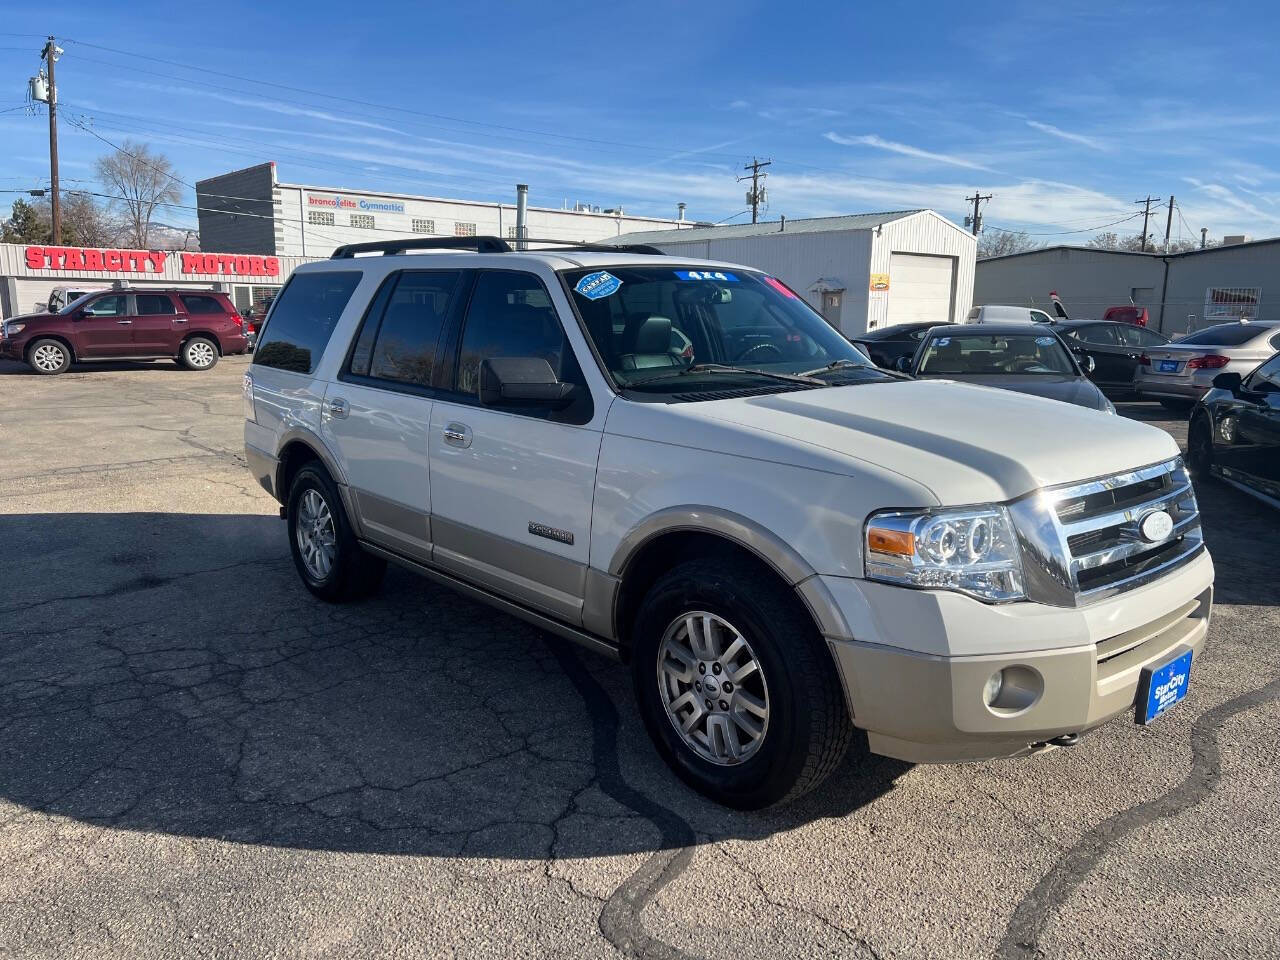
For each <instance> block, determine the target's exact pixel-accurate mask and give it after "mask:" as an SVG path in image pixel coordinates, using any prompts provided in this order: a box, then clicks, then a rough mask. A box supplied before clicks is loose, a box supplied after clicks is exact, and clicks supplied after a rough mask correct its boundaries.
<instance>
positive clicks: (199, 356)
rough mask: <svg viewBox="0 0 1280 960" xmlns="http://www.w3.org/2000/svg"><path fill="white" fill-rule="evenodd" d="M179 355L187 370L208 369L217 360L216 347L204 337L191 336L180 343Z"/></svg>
mask: <svg viewBox="0 0 1280 960" xmlns="http://www.w3.org/2000/svg"><path fill="white" fill-rule="evenodd" d="M179 356H180V357H181V358H182V365H183V366H184V367H186V368H187V369H188V370H208V369H210V368H211V367H212V366H213V365H214V364H215V363H217V362H218V347H217V345H216V344H215V343H214V342H213V341H212V340H209V339H207V338H205V337H192V338H191V339H190V340H188V341H187V342H186V343H184V344H183V345H182V351H181V353H180V354H179Z"/></svg>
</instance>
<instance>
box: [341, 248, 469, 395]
mask: <svg viewBox="0 0 1280 960" xmlns="http://www.w3.org/2000/svg"><path fill="white" fill-rule="evenodd" d="M461 276H462V274H461V272H460V271H458V270H442V271H439V272H435V271H432V272H425V271H424V272H407V273H402V274H401V275H400V276H399V278H398V279H397V280H396V281H395V286H394V288H393V289H392V290H391V293H390V296H389V297H387V299H386V306H385V307H384V309H383V311H382V315H381V322H377V321H375V319H374V317H372V316H371V317H370V318H369V319H368V320H366V321H365V322H366V324H368V323H371V322H376V323H377V335H376V338H374V339H373V341H372V348H369V347H367V346H366V344H368V342H369V341H368V339H367V338H366V336H365V334H364V332H363V331H362V333H361V336H360V343H359V344H357V347H356V353H354V354H353V355H352V358H351V372H352V373H354V374H364V375H367V376H370V377H376V378H377V379H379V380H395V381H398V382H401V383H414V384H417V385H418V386H422V387H429V386H430V385H431V372H432V370H434V369H435V364H436V351H437V349H438V344H439V341H440V331H441V329H442V328H443V327H444V322H445V318H446V317H447V316H448V314H449V302H450V300H452V298H453V294H454V291H455V290H457V288H458V279H459V278H460V277H461ZM362 347H364V350H362Z"/></svg>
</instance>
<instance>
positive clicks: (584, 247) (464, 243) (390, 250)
mask: <svg viewBox="0 0 1280 960" xmlns="http://www.w3.org/2000/svg"><path fill="white" fill-rule="evenodd" d="M516 242H517V244H519V245H520V246H521V247H523V249H522V250H519V251H517V250H516V249H514V248H513V247H512V246H511V244H510V243H508V242H507V241H506V240H503V239H502V238H501V237H487V236H479V237H417V238H411V239H407V240H371V241H369V242H367V243H348V244H344V245H343V246H341V247H338V248H337V249H336V250H334V251H333V253H331V254H330V255H329V259H331V260H350V259H352V258H353V257H355V256H356V255H357V254H361V253H380V254H382V255H383V256H387V257H393V256H395V255H396V254H400V253H404V252H405V251H406V250H470V251H473V252H475V253H516V252H521V253H533V252H536V251H533V250H530V249H528V248H527V247H524V245H525V244H529V243H547V244H551V245H552V246H553V248H555V249H560V250H566V251H569V250H575V251H579V252H582V253H641V254H647V255H649V256H654V257H662V256H666V254H665V253H663V251H661V250H659V249H658V248H657V247H651V246H649V245H648V244H644V243H632V244H623V243H618V244H611V243H585V242H579V241H577V240H549V239H544V238H541V237H528V238H526V239H525V240H518V241H516Z"/></svg>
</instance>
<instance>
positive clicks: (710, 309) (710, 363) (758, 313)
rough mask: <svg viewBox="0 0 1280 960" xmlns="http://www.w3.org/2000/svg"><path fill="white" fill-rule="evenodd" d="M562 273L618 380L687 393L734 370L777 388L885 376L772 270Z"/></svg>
mask: <svg viewBox="0 0 1280 960" xmlns="http://www.w3.org/2000/svg"><path fill="white" fill-rule="evenodd" d="M564 277H565V280H566V282H567V285H568V288H569V290H571V291H572V297H573V303H574V306H575V307H576V308H577V310H578V313H579V315H580V316H581V317H582V320H583V323H584V325H585V327H586V329H587V333H588V334H589V335H590V337H591V339H592V341H593V342H594V344H595V347H596V350H597V351H598V352H599V354H600V356H601V357H602V358H603V360H604V365H605V367H606V368H607V369H608V371H609V375H610V376H611V377H612V378H613V380H614V382H615V383H616V384H617V385H618V386H619V387H621V388H623V389H636V390H642V391H645V392H674V391H679V392H680V393H681V394H689V393H691V392H699V391H707V390H722V389H724V387H725V386H726V383H725V381H726V380H729V379H734V378H736V379H741V380H743V381H748V382H749V383H750V385H751V386H752V387H760V388H764V389H774V390H787V389H797V388H801V387H803V386H805V385H806V383H805V379H804V378H801V377H798V376H792V377H788V376H785V375H789V374H790V375H799V374H809V375H810V377H815V376H822V377H825V378H826V380H825V381H811V382H810V383H809V384H808V385H810V386H822V385H825V383H827V382H830V383H834V382H838V381H843V382H852V381H855V380H869V379H874V380H877V381H878V380H884V379H889V378H888V377H887V376H886V375H885V374H883V373H881V372H879V371H877V370H876V368H875V367H874V365H873V364H872V363H871V361H870V360H868V359H867V358H866V357H865V356H864V355H863V354H862V353H861V352H859V351H858V350H857V349H856V348H855V347H854V346H853V344H851V343H849V341H848V340H846V339H845V338H844V337H843V336H841V335H840V333H839V332H837V331H836V330H835V329H833V328H832V327H831V326H830V325H829V324H828V323H827V322H826V320H824V319H823V318H822V317H821V316H820V315H819V314H818V313H816V312H815V311H814V310H813V309H812V308H811V307H810V306H809V305H808V304H807V303H805V302H804V301H803V300H802V299H800V298H799V297H798V296H797V295H796V294H794V293H793V292H791V291H790V290H789V289H787V287H786V286H784V285H783V284H782V283H780V282H779V281H777V280H775V279H773V278H772V277H767V276H764V275H762V274H758V273H753V272H749V271H747V270H734V271H727V270H726V271H714V270H706V269H703V268H701V267H699V268H691V267H682V266H681V265H680V264H679V263H678V262H677V263H674V264H672V265H671V266H665V265H663V266H643V267H629V266H616V267H610V268H609V269H608V270H570V271H566V272H565V274H564ZM727 367H733V368H735V369H733V370H728V369H726V368H727ZM828 367H830V369H829V370H828V369H827V368H828Z"/></svg>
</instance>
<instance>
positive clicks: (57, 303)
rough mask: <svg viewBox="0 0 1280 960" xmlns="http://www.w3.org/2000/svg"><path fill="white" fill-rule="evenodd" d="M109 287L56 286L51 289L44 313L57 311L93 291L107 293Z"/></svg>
mask: <svg viewBox="0 0 1280 960" xmlns="http://www.w3.org/2000/svg"><path fill="white" fill-rule="evenodd" d="M109 289H110V288H109V287H54V288H53V289H52V290H50V291H49V299H48V301H47V302H46V303H45V305H44V309H43V310H42V311H40V312H42V313H57V312H58V311H59V310H61V309H62V308H63V307H65V306H66V305H67V304H69V303H75V301H77V300H79V299H80V298H81V297H86V296H88V295H89V294H91V293H106V292H107V291H108V290H109Z"/></svg>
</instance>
